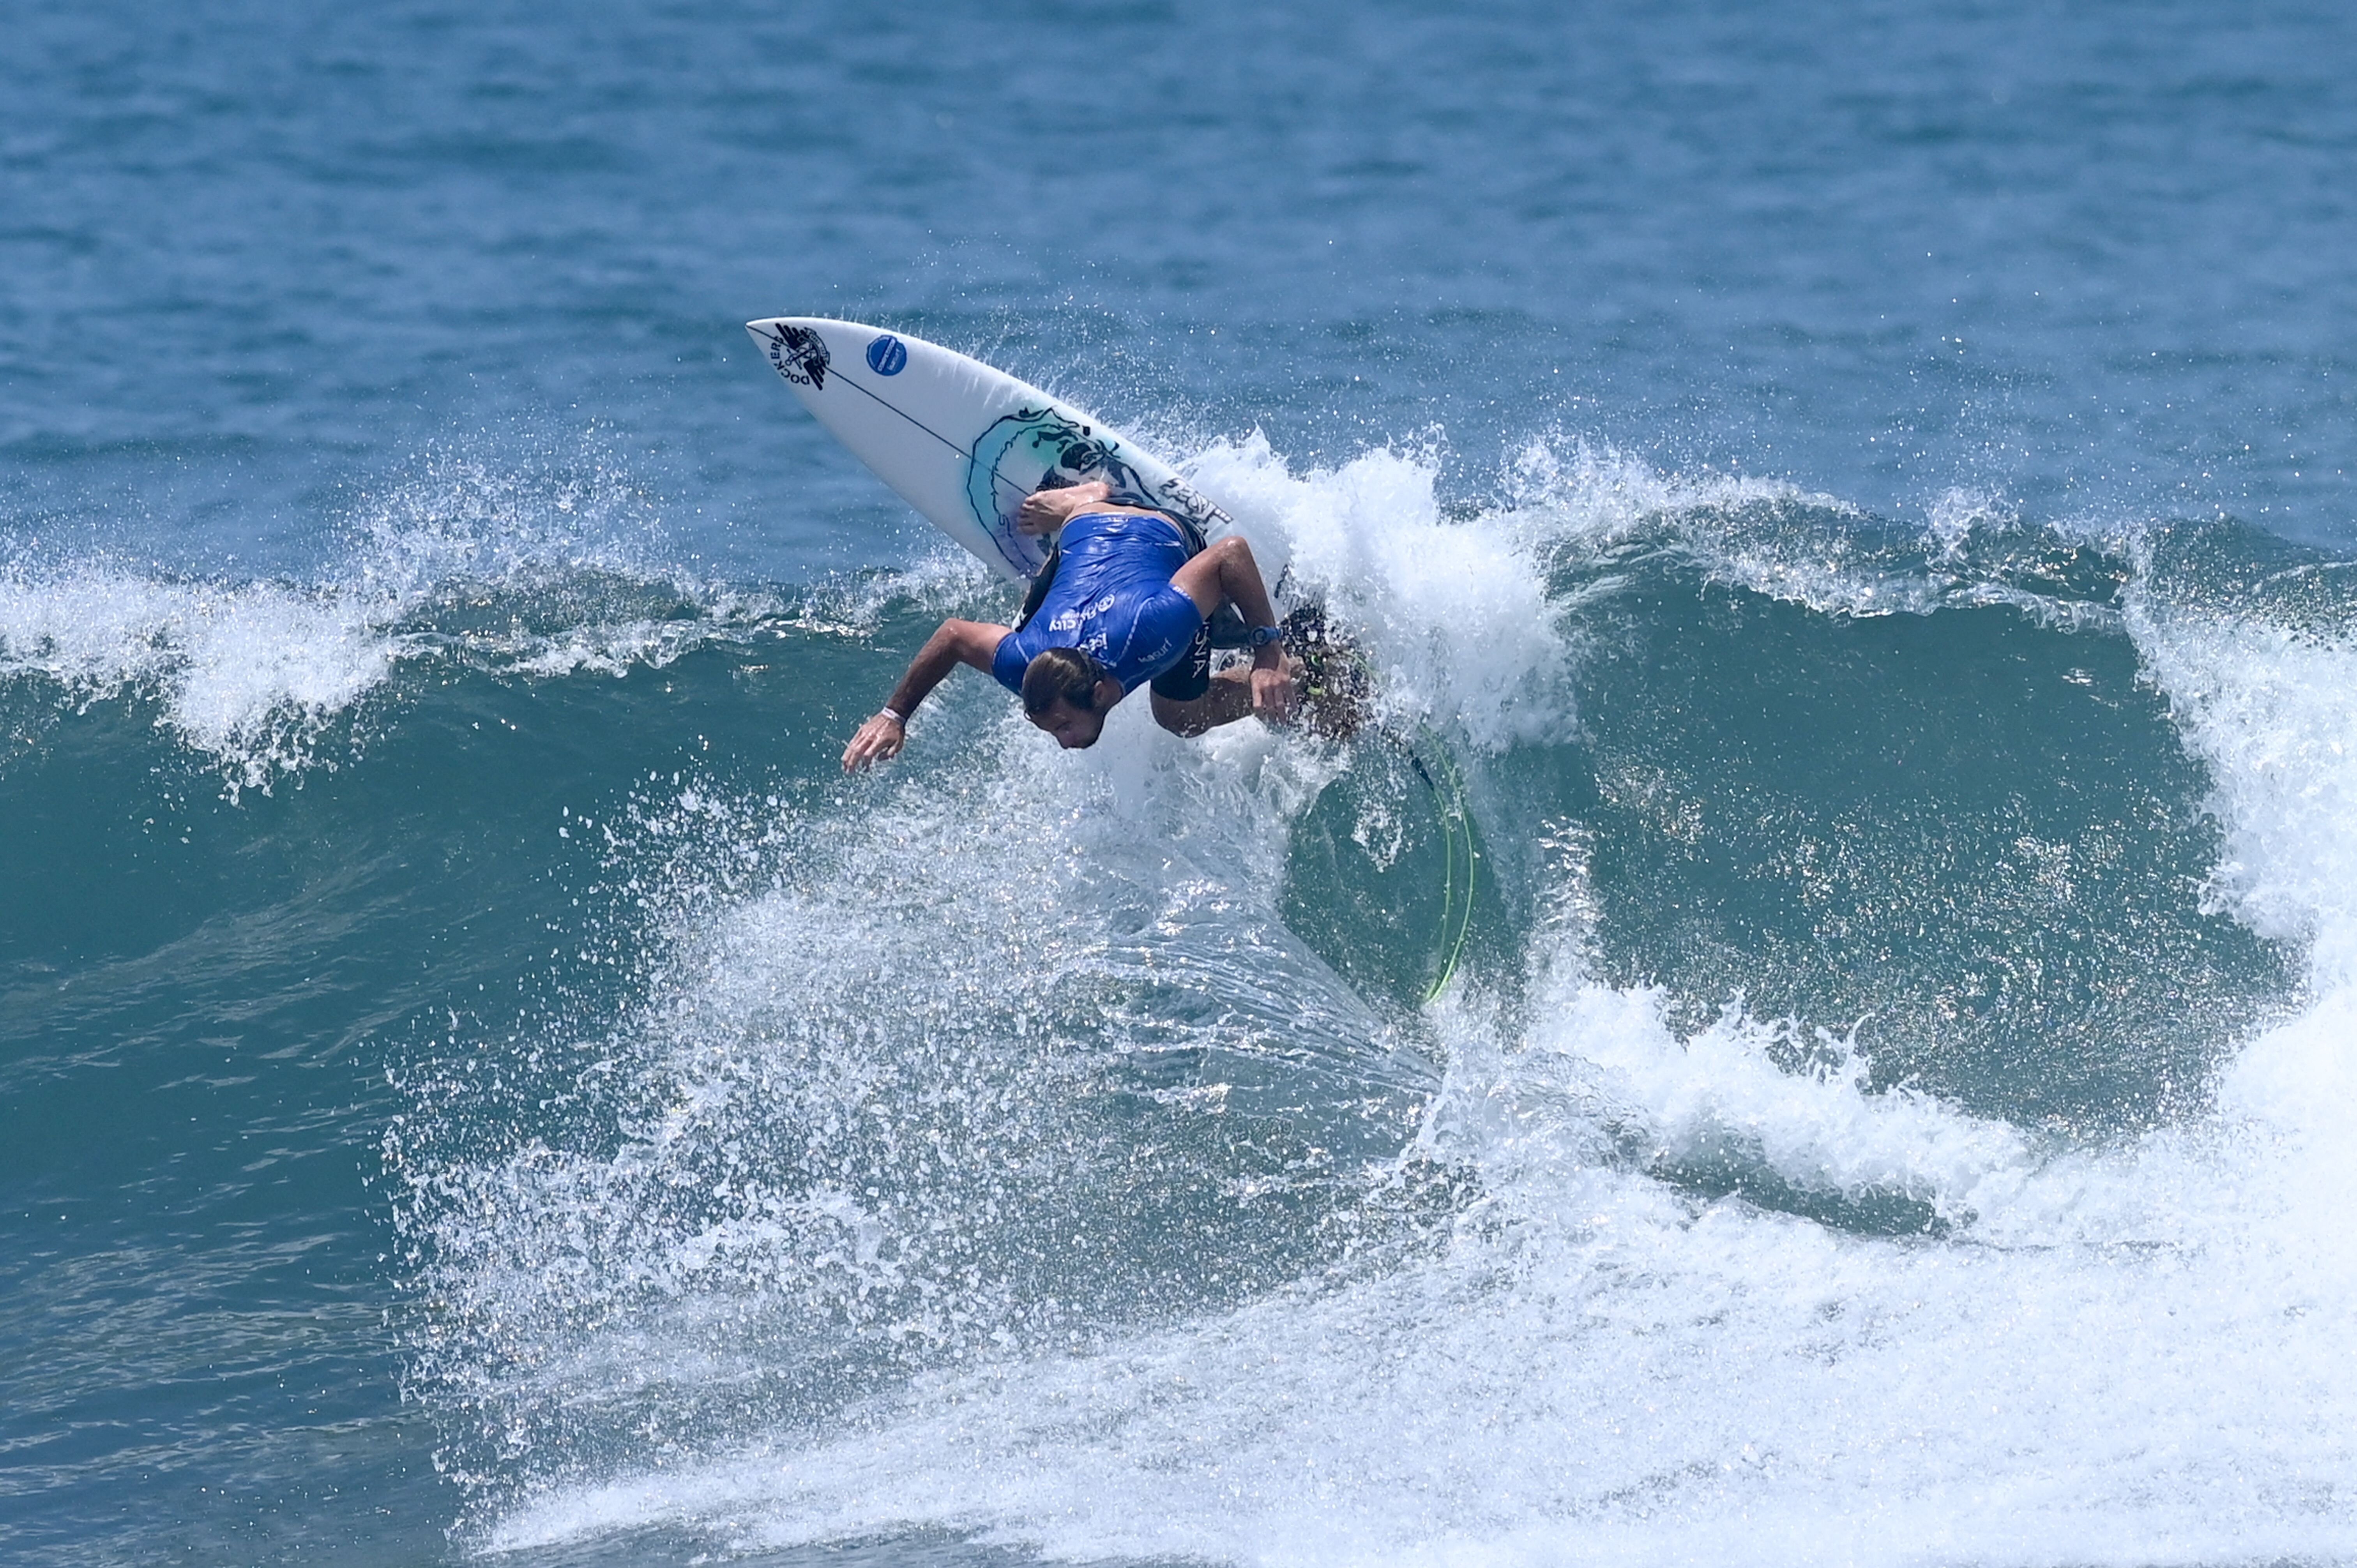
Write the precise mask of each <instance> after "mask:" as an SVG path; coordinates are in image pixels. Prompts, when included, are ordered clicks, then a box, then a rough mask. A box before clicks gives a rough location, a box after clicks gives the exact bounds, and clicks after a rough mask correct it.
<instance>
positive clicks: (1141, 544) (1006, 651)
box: [990, 512, 1203, 693]
mask: <svg viewBox="0 0 2357 1568" xmlns="http://www.w3.org/2000/svg"><path fill="white" fill-rule="evenodd" d="M1063 553H1064V560H1063V564H1062V565H1060V566H1059V567H1058V568H1057V569H1056V581H1055V584H1054V585H1053V586H1051V587H1050V588H1049V590H1048V596H1047V598H1046V599H1044V600H1042V601H1041V602H1040V605H1039V612H1038V613H1037V614H1036V615H1034V616H1033V617H1032V618H1031V624H1030V625H1029V626H1027V627H1025V628H1023V629H1022V630H1021V631H1017V632H1013V633H1010V634H1009V635H1008V636H1007V637H1006V638H1005V639H1002V640H1001V641H1000V642H999V645H998V651H997V652H996V654H994V655H992V657H991V660H990V672H991V674H992V675H994V676H996V678H997V680H998V683H999V684H1000V685H1002V686H1005V687H1006V689H1007V690H1008V691H1010V692H1014V693H1021V692H1022V690H1023V671H1025V670H1026V669H1028V668H1029V667H1030V663H1031V660H1034V659H1036V658H1038V657H1039V655H1040V654H1041V653H1043V652H1045V651H1047V650H1049V649H1050V648H1077V649H1079V650H1081V651H1082V652H1083V653H1086V654H1088V655H1089V656H1090V657H1091V658H1092V659H1094V660H1096V661H1097V662H1098V663H1100V664H1103V665H1104V666H1105V667H1106V668H1107V669H1109V670H1111V671H1113V678H1114V680H1116V681H1118V682H1121V689H1122V690H1123V691H1124V692H1125V693H1127V692H1135V690H1137V688H1138V687H1140V686H1142V685H1144V684H1145V683H1146V682H1148V681H1151V680H1153V679H1154V677H1156V676H1157V675H1159V674H1161V673H1162V672H1163V671H1166V670H1168V669H1169V668H1170V667H1171V666H1172V665H1174V664H1176V663H1178V662H1179V660H1180V659H1181V658H1183V657H1185V655H1186V652H1187V648H1188V645H1189V643H1191V642H1193V641H1194V640H1195V634H1196V632H1198V631H1200V630H1201V629H1202V626H1203V617H1202V613H1201V612H1200V611H1199V610H1197V609H1196V608H1195V601H1194V600H1192V599H1190V598H1189V597H1188V596H1186V595H1185V594H1184V593H1183V592H1181V591H1180V590H1179V589H1177V588H1174V587H1172V586H1171V585H1170V578H1171V575H1172V574H1173V573H1175V572H1177V571H1178V570H1179V567H1181V566H1184V565H1185V564H1187V545H1186V543H1185V542H1184V541H1183V540H1182V539H1181V538H1180V537H1179V526H1178V524H1176V523H1174V522H1172V521H1170V520H1169V519H1168V518H1163V517H1139V516H1135V515H1134V514H1131V513H1128V512H1085V513H1082V515H1081V516H1079V517H1076V518H1073V519H1072V520H1071V521H1069V522H1067V523H1065V524H1064V539H1063Z"/></svg>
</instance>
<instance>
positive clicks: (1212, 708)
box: [843, 481, 1295, 773]
mask: <svg viewBox="0 0 2357 1568" xmlns="http://www.w3.org/2000/svg"><path fill="white" fill-rule="evenodd" d="M1112 494H1113V488H1112V487H1111V486H1110V485H1107V484H1105V483H1103V481H1091V482H1089V483H1086V484H1079V485H1071V486H1068V487H1066V488H1064V489H1051V490H1042V491H1040V492H1039V493H1038V494H1036V495H1033V496H1030V497H1028V498H1027V499H1025V500H1024V502H1023V505H1022V508H1021V510H1018V511H1017V514H1016V527H1017V528H1018V529H1019V530H1021V531H1022V532H1025V533H1029V534H1046V533H1052V532H1055V531H1056V530H1057V529H1059V528H1061V529H1062V530H1063V536H1062V539H1061V540H1060V544H1059V552H1060V559H1059V561H1058V562H1057V564H1055V565H1053V566H1052V567H1051V568H1043V575H1044V573H1045V572H1046V571H1048V570H1052V571H1053V573H1054V579H1053V581H1052V582H1051V583H1050V584H1049V585H1048V587H1047V590H1046V593H1045V595H1044V596H1039V602H1038V603H1037V605H1036V606H1034V607H1031V608H1030V610H1029V612H1028V615H1027V617H1026V618H1025V619H1024V622H1023V624H1022V626H1021V627H1020V628H1014V627H1005V626H993V625H990V624H988V623H986V622H983V621H971V620H945V621H943V622H942V625H941V628H940V629H939V630H937V631H935V632H934V633H933V635H932V636H931V637H930V638H928V639H926V640H925V646H924V647H923V648H922V649H921V650H919V652H918V654H917V657H916V658H915V659H913V660H910V661H909V671H908V673H907V674H905V675H903V676H901V677H900V683H899V685H898V686H896V687H894V688H893V690H892V696H891V700H890V701H889V702H888V703H885V705H884V707H883V709H882V710H881V711H880V712H878V713H877V714H876V716H875V717H873V718H871V719H869V720H868V721H867V722H866V724H864V725H860V726H859V733H858V734H856V735H855V736H852V737H851V744H850V745H849V746H845V747H844V751H843V769H844V771H845V772H846V773H849V772H854V771H856V770H857V769H859V768H865V767H866V766H867V765H869V764H870V763H873V762H880V761H882V760H884V759H885V758H887V757H896V756H898V755H899V751H900V748H901V747H902V746H905V745H907V744H908V724H909V714H911V713H914V712H915V711H916V708H917V704H918V703H921V702H923V701H924V700H925V697H926V695H927V694H928V693H931V691H932V689H933V688H934V687H935V686H938V685H940V684H941V683H942V681H943V680H945V679H946V678H947V677H948V675H949V672H950V671H952V669H954V668H956V667H957V666H958V665H960V664H971V665H973V666H974V668H975V669H976V670H980V671H985V673H987V674H989V675H990V676H992V677H993V678H994V679H996V681H997V682H999V684H1001V685H1003V686H1005V687H1006V689H1007V690H1009V691H1010V692H1013V693H1016V694H1017V695H1018V696H1020V697H1021V698H1022V699H1023V712H1024V714H1025V716H1026V717H1028V718H1029V719H1030V721H1031V722H1032V723H1033V724H1034V725H1038V726H1039V728H1041V729H1043V730H1045V731H1047V732H1048V733H1049V735H1052V736H1055V737H1056V742H1057V744H1058V745H1060V746H1064V747H1065V748H1066V749H1068V750H1069V749H1071V748H1074V747H1079V746H1093V745H1095V744H1096V741H1097V736H1099V735H1101V734H1102V733H1103V730H1104V721H1105V715H1106V714H1109V713H1111V712H1112V711H1113V709H1114V705H1115V704H1116V703H1119V702H1120V701H1121V700H1122V699H1123V698H1124V697H1125V696H1127V695H1128V694H1129V693H1132V692H1134V691H1135V690H1137V688H1138V687H1140V686H1149V687H1151V689H1152V692H1153V704H1154V722H1155V723H1157V724H1158V725H1161V726H1162V727H1163V728H1164V729H1167V730H1168V731H1170V732H1171V733H1172V734H1173V735H1179V736H1199V735H1201V734H1202V733H1203V732H1204V731H1206V730H1209V729H1213V728H1216V727H1217V726H1219V725H1224V724H1230V723H1232V722H1233V721H1235V720H1237V719H1240V718H1243V717H1244V716H1245V715H1247V714H1258V715H1259V716H1260V717H1262V718H1264V719H1271V720H1283V719H1286V718H1289V717H1290V716H1291V715H1292V714H1293V710H1294V703H1295V692H1294V682H1293V675H1292V672H1291V671H1289V670H1288V669H1287V668H1286V660H1285V655H1284V650H1283V647H1282V645H1281V643H1280V641H1279V633H1278V630H1277V624H1276V613H1275V607H1273V606H1272V605H1271V604H1270V603H1269V597H1268V589H1267V587H1266V585H1264V584H1263V583H1262V581H1261V575H1260V567H1259V565H1258V564H1257V563H1255V562H1254V560H1253V553H1252V546H1251V545H1249V544H1247V543H1245V542H1244V541H1243V539H1242V538H1241V537H1238V536H1236V535H1233V534H1231V535H1230V536H1229V537H1227V538H1225V539H1222V540H1221V541H1220V542H1218V543H1216V544H1211V545H1207V546H1202V547H1200V548H1197V544H1198V542H1197V541H1196V540H1193V539H1189V537H1188V534H1187V532H1186V531H1184V530H1182V529H1181V528H1180V526H1179V523H1178V522H1176V521H1173V520H1172V519H1171V518H1170V517H1168V515H1166V514H1164V513H1162V512H1159V511H1153V510H1147V509H1146V508H1145V507H1135V506H1122V505H1118V504H1114V503H1113V502H1111V501H1108V500H1107V499H1106V498H1107V497H1109V496H1110V495H1112ZM1226 604H1232V605H1233V606H1234V607H1236V609H1237V610H1238V611H1240V612H1242V614H1243V621H1244V625H1245V626H1246V627H1247V628H1249V636H1248V639H1247V640H1248V642H1249V645H1250V646H1251V648H1252V650H1253V661H1252V666H1251V668H1250V669H1249V670H1226V671H1221V672H1220V673H1219V674H1218V675H1216V676H1214V675H1213V674H1212V673H1211V617H1212V616H1213V615H1214V614H1216V613H1217V612H1218V610H1219V609H1220V607H1221V606H1222V605H1226Z"/></svg>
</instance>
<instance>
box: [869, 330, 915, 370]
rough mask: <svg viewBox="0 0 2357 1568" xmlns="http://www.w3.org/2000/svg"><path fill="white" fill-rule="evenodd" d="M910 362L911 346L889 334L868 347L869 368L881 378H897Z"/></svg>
mask: <svg viewBox="0 0 2357 1568" xmlns="http://www.w3.org/2000/svg"><path fill="white" fill-rule="evenodd" d="M908 362H909V346H908V345H907V344H905V343H903V342H901V341H900V339H899V338H895V337H893V336H892V335H891V334H890V333H889V332H887V333H886V334H884V336H883V337H881V338H877V339H876V341H874V342H873V343H870V344H869V345H867V368H868V369H869V370H871V371H875V372H876V373H877V375H879V376H897V375H899V373H900V371H901V369H902V368H903V367H904V366H906V365H907V364H908Z"/></svg>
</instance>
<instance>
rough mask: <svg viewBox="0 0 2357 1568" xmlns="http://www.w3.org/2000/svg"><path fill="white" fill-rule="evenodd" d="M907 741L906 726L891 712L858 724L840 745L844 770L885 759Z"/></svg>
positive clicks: (894, 754) (907, 742)
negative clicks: (845, 743) (847, 740)
mask: <svg viewBox="0 0 2357 1568" xmlns="http://www.w3.org/2000/svg"><path fill="white" fill-rule="evenodd" d="M908 744H909V726H908V725H905V724H903V723H902V722H901V721H900V720H899V719H897V718H895V717H893V716H892V715H891V714H877V715H876V716H875V717H874V718H872V719H869V720H868V721H867V722H866V724H864V725H860V726H859V733H858V734H857V735H855V736H852V737H851V744H850V745H849V746H845V747H844V748H843V770H844V771H845V773H856V772H858V771H859V770H860V769H861V768H865V767H866V766H867V765H868V764H869V763H871V762H886V761H889V760H890V759H891V758H893V757H898V756H899V755H900V748H901V747H902V746H906V745H908Z"/></svg>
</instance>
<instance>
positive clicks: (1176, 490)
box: [966, 407, 1227, 571]
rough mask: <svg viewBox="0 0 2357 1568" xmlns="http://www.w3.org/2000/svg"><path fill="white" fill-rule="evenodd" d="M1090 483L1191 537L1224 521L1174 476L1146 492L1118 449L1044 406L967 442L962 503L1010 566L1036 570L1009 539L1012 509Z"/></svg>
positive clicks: (1036, 554)
mask: <svg viewBox="0 0 2357 1568" xmlns="http://www.w3.org/2000/svg"><path fill="white" fill-rule="evenodd" d="M1091 479H1101V480H1103V482H1104V483H1106V484H1108V485H1110V486H1112V487H1113V494H1112V495H1111V496H1110V497H1109V498H1107V499H1111V500H1114V501H1117V502H1119V503H1120V504H1122V505H1124V506H1142V507H1152V508H1155V509H1157V510H1161V511H1167V512H1171V513H1175V514H1176V515H1178V516H1179V517H1182V518H1185V519H1186V520H1187V521H1189V522H1190V523H1192V524H1194V525H1195V527H1196V528H1197V529H1198V530H1199V531H1208V530H1209V529H1210V528H1211V524H1212V523H1213V522H1215V521H1222V520H1224V519H1225V518H1226V516H1227V514H1226V513H1225V512H1223V511H1222V510H1220V509H1219V508H1217V507H1215V506H1213V505H1212V504H1211V502H1210V501H1208V500H1205V499H1203V498H1202V497H1201V496H1200V495H1198V494H1196V493H1195V491H1194V489H1193V488H1192V487H1190V486H1189V485H1188V484H1187V483H1186V482H1185V481H1184V480H1181V479H1179V478H1178V477H1177V476H1175V475H1174V476H1172V477H1171V478H1168V479H1167V480H1165V481H1164V482H1163V483H1162V484H1161V485H1160V486H1158V487H1157V486H1150V485H1148V484H1147V483H1146V479H1145V478H1144V477H1143V476H1141V475H1140V474H1139V473H1138V471H1137V470H1136V468H1135V467H1132V466H1131V464H1130V462H1129V460H1128V459H1127V458H1125V456H1122V452H1121V444H1120V443H1119V442H1117V441H1115V440H1114V439H1112V438H1111V437H1109V436H1102V435H1097V434H1096V433H1095V430H1094V428H1093V427H1092V426H1091V425H1088V424H1083V423H1082V422H1081V421H1079V420H1076V419H1073V418H1071V416H1069V415H1067V414H1064V413H1059V412H1057V411H1056V410H1055V409H1053V408H1046V407H1039V408H1033V407H1023V408H1017V410H1016V411H1015V412H1014V413H1008V414H1001V415H1000V416H999V417H998V418H997V419H996V420H994V421H992V422H991V425H990V428H989V429H987V430H985V431H984V432H983V433H982V434H981V435H979V436H977V437H975V439H974V460H973V462H972V463H971V464H970V465H969V466H968V467H967V469H966V502H967V504H968V505H969V506H971V507H972V508H973V509H974V521H976V522H978V523H980V524H981V525H982V526H983V527H984V528H985V529H986V530H988V531H989V532H990V535H991V537H992V538H993V539H994V540H996V542H997V543H998V547H999V548H1000V549H1001V550H1002V551H1004V552H1005V553H1006V555H1007V557H1008V558H1009V559H1010V560H1016V561H1026V560H1028V561H1030V562H1031V566H1030V570H1033V571H1036V570H1038V561H1039V559H1042V558H1044V556H1043V553H1042V551H1041V547H1040V546H1039V542H1037V541H1036V540H1032V539H1029V538H1027V537H1026V536H1024V535H1023V534H1020V533H1018V532H1016V529H1015V513H1016V509H1017V508H1018V507H1020V506H1021V505H1022V504H1023V499H1024V498H1025V497H1026V496H1028V495H1030V494H1032V493H1033V492H1034V491H1036V490H1039V489H1063V488H1064V487H1066V486H1068V485H1077V484H1082V483H1084V482H1086V481H1088V480H1091Z"/></svg>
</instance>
